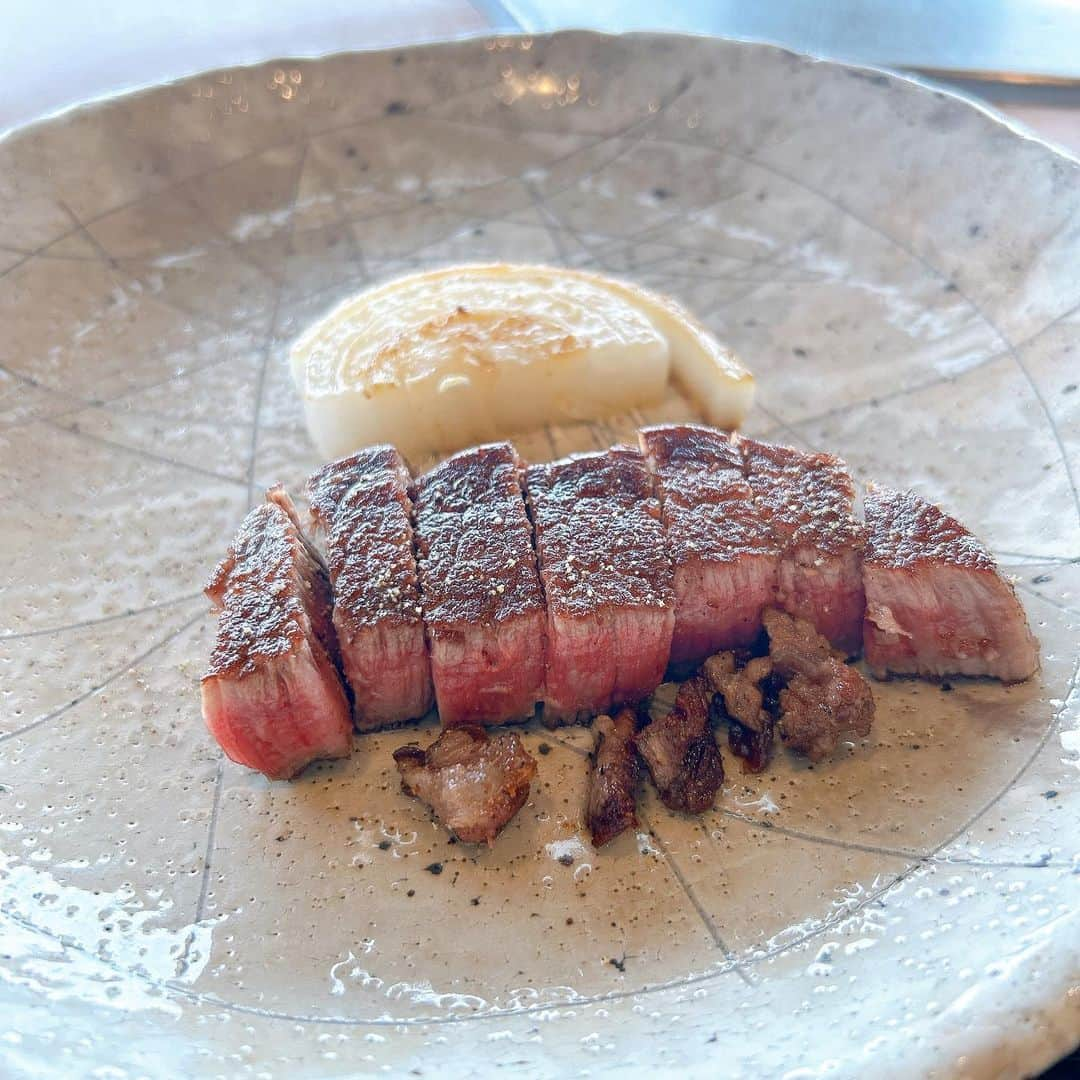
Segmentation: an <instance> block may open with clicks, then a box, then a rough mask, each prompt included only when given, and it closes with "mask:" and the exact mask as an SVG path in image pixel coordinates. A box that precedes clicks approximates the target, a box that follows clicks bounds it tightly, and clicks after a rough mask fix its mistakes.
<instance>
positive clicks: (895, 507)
mask: <svg viewBox="0 0 1080 1080" xmlns="http://www.w3.org/2000/svg"><path fill="white" fill-rule="evenodd" d="M865 511H866V524H867V527H868V529H869V534H870V535H869V543H868V547H867V552H866V557H865V559H864V562H863V579H864V581H865V583H866V620H865V622H864V624H863V641H864V647H865V650H866V661H867V663H868V664H869V665H870V669H871V670H872V671H873V672H874V674H875V675H878V676H879V677H883V676H885V675H886V674H887V673H889V672H896V673H897V674H904V675H992V676H994V677H995V678H998V679H1002V680H1003V681H1005V682H1018V681H1020V680H1022V679H1026V678H1028V677H1030V676H1031V675H1033V674H1034V673H1035V672H1036V671H1037V670H1038V668H1039V645H1038V642H1037V641H1036V640H1035V637H1034V635H1033V634H1032V633H1031V629H1030V627H1029V626H1028V621H1027V617H1026V616H1025V614H1024V609H1023V607H1022V606H1021V604H1020V601H1019V599H1017V596H1016V592H1015V590H1014V589H1013V587H1012V585H1011V584H1010V583H1009V582H1008V581H1006V580H1005V579H1004V578H1003V577H1002V576H1001V574H1000V572H999V571H998V568H997V565H996V564H995V562H994V560H993V558H992V557H991V556H990V553H989V552H988V551H987V550H986V548H985V547H984V546H983V545H982V544H981V543H980V542H979V541H978V540H977V539H976V538H975V537H974V536H972V535H971V533H969V532H968V531H967V529H965V528H964V526H963V525H961V524H960V522H958V521H957V520H956V519H955V518H952V517H949V516H948V515H947V514H945V513H944V512H943V511H941V510H939V509H938V508H937V507H936V506H934V505H933V504H932V503H929V502H927V501H926V500H925V499H921V498H920V497H919V496H918V495H915V494H913V493H912V492H900V491H892V490H890V489H888V488H883V487H876V486H872V487H871V488H870V490H869V492H868V493H867V496H866V500H865Z"/></svg>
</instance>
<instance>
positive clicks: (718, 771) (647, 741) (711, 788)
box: [635, 676, 724, 814]
mask: <svg viewBox="0 0 1080 1080" xmlns="http://www.w3.org/2000/svg"><path fill="white" fill-rule="evenodd" d="M635 744H636V746H637V749H638V753H640V754H641V756H642V757H643V758H644V759H645V764H646V765H647V766H648V768H649V773H650V775H651V776H652V779H653V783H654V784H655V785H656V790H657V793H658V794H659V796H660V799H661V801H662V802H663V804H664V805H665V806H666V807H668V808H669V809H671V810H681V811H682V812H683V813H686V814H702V813H704V812H705V811H706V810H708V809H710V808H711V807H712V804H713V801H714V800H715V799H716V793H717V792H718V791H719V790H720V785H721V784H722V783H723V782H724V763H723V761H722V760H721V758H720V749H719V747H718V746H717V745H716V739H715V738H714V737H713V733H712V727H711V726H710V724H709V694H708V692H707V683H706V682H705V680H704V679H703V678H702V677H701V676H694V678H692V679H689V680H688V681H687V682H685V683H683V685H682V686H681V687H679V692H678V694H676V696H675V704H674V705H673V706H672V708H671V712H669V713H668V714H667V716H663V717H660V718H659V719H657V720H653V721H652V722H651V723H649V724H648V725H647V726H646V727H645V728H644V729H643V730H642V731H640V732H639V733H638V735H637V736H636V738H635Z"/></svg>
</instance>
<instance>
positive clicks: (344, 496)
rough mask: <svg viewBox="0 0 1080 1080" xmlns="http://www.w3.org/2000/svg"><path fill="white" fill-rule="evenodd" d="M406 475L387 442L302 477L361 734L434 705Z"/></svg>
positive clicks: (421, 711) (355, 716)
mask: <svg viewBox="0 0 1080 1080" xmlns="http://www.w3.org/2000/svg"><path fill="white" fill-rule="evenodd" d="M410 482H411V477H410V474H409V468H408V466H407V465H406V464H405V461H404V459H403V458H402V457H401V455H400V454H399V453H398V452H397V450H395V449H394V448H393V447H392V446H375V447H371V448H369V449H366V450H360V451H358V452H357V453H355V454H351V455H350V456H349V457H346V458H342V459H341V460H340V461H333V462H331V463H330V464H329V465H324V466H323V467H322V468H321V469H319V470H318V472H316V473H314V474H313V475H312V476H311V478H310V479H309V480H308V484H307V490H308V498H309V500H310V502H311V518H312V521H313V523H314V525H315V527H316V528H317V529H319V530H320V531H322V532H323V533H324V534H325V538H326V541H325V542H326V561H327V566H328V568H329V571H330V581H331V583H332V584H333V587H334V616H333V617H334V628H335V630H336V631H337V639H338V643H339V645H340V648H341V661H342V666H343V668H344V671H345V678H346V679H347V680H348V683H349V685H350V686H351V687H352V692H353V721H354V723H355V724H356V727H357V728H358V729H359V730H360V731H371V730H373V729H375V728H380V727H385V726H386V725H388V724H397V723H401V722H402V721H404V720H412V719H415V718H416V717H419V716H423V715H424V713H426V712H427V711H428V710H429V709H430V708H431V706H432V703H433V701H434V694H433V691H432V686H431V663H430V661H429V660H428V654H427V644H426V643H425V641H424V621H423V619H422V618H421V612H420V587H419V581H418V580H417V573H416V557H415V555H414V554H413V528H412V522H411V519H410V515H411V513H412V502H411V500H410V499H409V484H410Z"/></svg>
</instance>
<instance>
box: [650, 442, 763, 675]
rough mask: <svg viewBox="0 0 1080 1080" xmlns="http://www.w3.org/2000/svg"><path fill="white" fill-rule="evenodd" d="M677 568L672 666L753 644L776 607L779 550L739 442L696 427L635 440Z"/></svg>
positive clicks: (673, 562) (675, 570) (675, 576)
mask: <svg viewBox="0 0 1080 1080" xmlns="http://www.w3.org/2000/svg"><path fill="white" fill-rule="evenodd" d="M639 438H640V443H641V449H642V452H643V453H644V455H645V457H646V459H647V461H648V463H649V468H650V469H651V470H652V472H653V474H654V476H655V478H656V486H657V492H658V494H659V496H660V500H661V504H662V515H663V517H662V520H663V524H664V534H665V542H666V544H667V550H668V554H669V555H670V557H671V561H672V565H673V567H674V582H675V631H674V636H673V639H672V643H671V662H672V663H673V664H687V663H699V662H700V661H702V660H704V659H705V658H706V657H707V656H711V655H712V654H713V653H715V652H717V651H719V650H721V649H732V648H738V647H742V646H746V645H749V644H751V643H752V642H753V641H754V640H755V639H756V638H757V637H758V635H759V634H760V633H761V612H762V610H763V609H764V608H765V607H766V606H767V605H769V604H771V603H773V602H774V596H775V591H776V575H777V567H778V565H779V558H780V549H779V546H778V544H777V541H776V537H775V535H774V533H773V530H772V528H771V526H770V524H769V522H768V520H767V519H766V517H765V516H764V515H763V514H762V512H761V510H760V508H759V507H758V506H757V504H756V503H755V501H754V498H753V492H752V489H751V488H750V485H749V484H748V483H747V482H746V479H745V477H744V475H743V460H742V452H741V450H740V448H739V444H738V441H737V440H736V439H735V438H733V437H732V436H730V435H728V434H727V433H726V432H722V431H717V430H716V429H715V428H710V427H705V426H703V425H700V424H666V425H659V426H655V427H646V428H643V429H642V430H641V432H640V433H639Z"/></svg>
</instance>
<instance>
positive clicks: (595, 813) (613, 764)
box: [585, 709, 638, 847]
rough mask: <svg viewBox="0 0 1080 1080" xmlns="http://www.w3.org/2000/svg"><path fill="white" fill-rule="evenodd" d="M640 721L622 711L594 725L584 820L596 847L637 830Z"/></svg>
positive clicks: (602, 718)
mask: <svg viewBox="0 0 1080 1080" xmlns="http://www.w3.org/2000/svg"><path fill="white" fill-rule="evenodd" d="M636 729H637V718H636V716H635V715H634V712H633V710H631V709H623V710H622V711H621V712H619V713H617V714H616V715H615V716H598V717H597V718H596V721H595V723H594V724H593V731H594V732H595V733H596V745H595V747H594V748H593V756H592V772H591V773H590V775H589V793H588V800H587V803H586V812H585V819H586V824H587V825H588V826H589V832H590V833H591V834H592V842H593V845H594V846H595V847H603V846H604V844H606V843H608V841H609V840H614V839H615V837H616V836H618V835H619V834H620V833H621V832H624V831H625V830H626V829H636V828H637V823H638V822H637V814H636V813H635V809H634V807H635V801H636V800H635V798H634V791H635V788H636V787H637V780H638V762H637V752H636V751H635V749H634V732H635V730H636Z"/></svg>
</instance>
